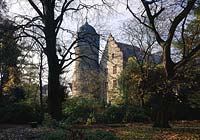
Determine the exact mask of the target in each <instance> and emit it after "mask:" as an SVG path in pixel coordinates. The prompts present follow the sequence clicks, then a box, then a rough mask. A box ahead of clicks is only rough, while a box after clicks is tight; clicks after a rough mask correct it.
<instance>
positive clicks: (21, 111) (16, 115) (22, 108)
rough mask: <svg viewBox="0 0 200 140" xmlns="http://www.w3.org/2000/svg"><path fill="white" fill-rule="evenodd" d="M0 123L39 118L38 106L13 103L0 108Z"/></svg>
mask: <svg viewBox="0 0 200 140" xmlns="http://www.w3.org/2000/svg"><path fill="white" fill-rule="evenodd" d="M0 116H1V118H0V122H1V123H16V124H18V123H28V122H32V121H39V120H40V111H39V109H38V108H34V107H33V106H31V105H29V104H26V103H23V102H21V103H13V104H10V105H6V106H2V107H1V108H0Z"/></svg>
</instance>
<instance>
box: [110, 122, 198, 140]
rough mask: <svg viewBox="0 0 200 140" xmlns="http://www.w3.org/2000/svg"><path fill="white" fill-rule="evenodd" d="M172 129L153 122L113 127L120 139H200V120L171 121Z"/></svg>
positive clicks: (112, 129)
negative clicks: (154, 126) (153, 126)
mask: <svg viewBox="0 0 200 140" xmlns="http://www.w3.org/2000/svg"><path fill="white" fill-rule="evenodd" d="M171 126H172V128H170V129H158V128H152V124H143V123H135V124H128V125H126V126H124V127H111V128H110V131H113V132H114V133H116V135H117V137H118V139H119V140H200V121H189V122H188V121H187V122H186V121H179V122H173V123H171Z"/></svg>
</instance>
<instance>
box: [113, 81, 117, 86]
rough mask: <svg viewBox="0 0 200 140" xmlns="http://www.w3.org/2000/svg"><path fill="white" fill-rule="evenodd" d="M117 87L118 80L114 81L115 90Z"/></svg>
mask: <svg viewBox="0 0 200 140" xmlns="http://www.w3.org/2000/svg"><path fill="white" fill-rule="evenodd" d="M116 87H117V80H113V88H116Z"/></svg>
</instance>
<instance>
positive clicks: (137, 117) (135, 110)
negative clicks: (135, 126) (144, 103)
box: [123, 106, 150, 123]
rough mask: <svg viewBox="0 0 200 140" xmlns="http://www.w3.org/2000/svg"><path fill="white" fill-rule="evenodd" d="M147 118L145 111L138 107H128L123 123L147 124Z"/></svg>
mask: <svg viewBox="0 0 200 140" xmlns="http://www.w3.org/2000/svg"><path fill="white" fill-rule="evenodd" d="M149 120H150V119H149V117H148V115H147V112H146V110H145V109H143V108H141V107H138V106H128V107H127V109H126V113H125V116H124V118H123V121H124V122H129V123H130V122H147V121H149Z"/></svg>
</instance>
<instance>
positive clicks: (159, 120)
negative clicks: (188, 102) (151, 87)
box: [153, 108, 170, 128]
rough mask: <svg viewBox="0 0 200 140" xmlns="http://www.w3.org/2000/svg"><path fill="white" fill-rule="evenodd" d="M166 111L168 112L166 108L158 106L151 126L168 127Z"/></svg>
mask: <svg viewBox="0 0 200 140" xmlns="http://www.w3.org/2000/svg"><path fill="white" fill-rule="evenodd" d="M168 113H169V112H168V111H167V110H166V108H160V109H159V110H157V111H156V113H155V118H154V124H153V127H158V128H170V125H169V117H168Z"/></svg>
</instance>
